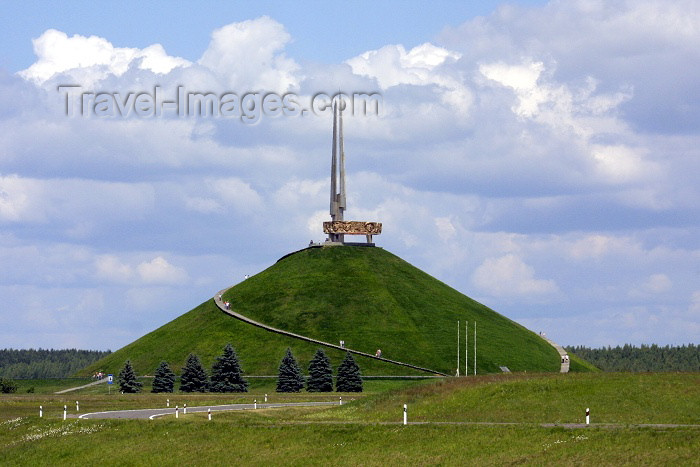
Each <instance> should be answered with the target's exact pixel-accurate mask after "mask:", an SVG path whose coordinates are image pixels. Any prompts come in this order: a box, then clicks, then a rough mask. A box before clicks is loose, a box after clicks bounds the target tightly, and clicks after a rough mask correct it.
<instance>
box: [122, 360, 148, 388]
mask: <svg viewBox="0 0 700 467" xmlns="http://www.w3.org/2000/svg"><path fill="white" fill-rule="evenodd" d="M141 386H143V383H141V382H140V381H137V380H136V372H135V371H134V367H133V366H131V360H127V361H126V363H124V368H122V369H121V371H120V372H119V390H120V391H121V392H123V393H135V392H140V391H141Z"/></svg>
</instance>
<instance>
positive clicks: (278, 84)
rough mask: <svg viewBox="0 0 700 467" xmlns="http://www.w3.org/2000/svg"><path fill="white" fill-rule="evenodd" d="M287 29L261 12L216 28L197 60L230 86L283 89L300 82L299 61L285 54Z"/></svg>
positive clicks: (250, 90) (285, 89)
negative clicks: (296, 61)
mask: <svg viewBox="0 0 700 467" xmlns="http://www.w3.org/2000/svg"><path fill="white" fill-rule="evenodd" d="M289 41H290V35H289V33H288V32H287V31H286V30H285V29H284V26H283V25H281V24H280V23H278V22H277V21H275V20H273V19H271V18H269V17H267V16H263V17H260V18H258V19H254V20H248V21H242V22H240V23H232V24H229V25H226V26H224V27H222V28H219V29H217V30H215V31H214V32H213V33H212V35H211V42H210V43H209V47H208V48H207V50H206V51H205V52H204V54H203V55H202V58H201V59H200V60H199V62H198V63H199V64H200V65H202V66H204V67H206V68H208V69H209V70H211V71H213V72H214V73H215V74H216V75H217V76H218V77H219V78H220V79H221V80H222V82H223V83H225V85H226V86H228V87H229V89H233V90H237V91H238V92H240V93H245V92H252V91H259V90H264V91H268V92H278V93H284V92H286V91H289V90H294V89H296V88H297V87H298V85H299V77H297V71H298V69H299V65H297V64H296V63H295V62H294V60H292V59H290V58H287V57H286V56H285V55H284V53H283V50H284V47H285V45H286V44H287V43H288V42H289Z"/></svg>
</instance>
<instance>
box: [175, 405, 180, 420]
mask: <svg viewBox="0 0 700 467" xmlns="http://www.w3.org/2000/svg"><path fill="white" fill-rule="evenodd" d="M175 418H180V407H179V406H177V405H176V406H175Z"/></svg>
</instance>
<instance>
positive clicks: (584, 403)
mask: <svg viewBox="0 0 700 467" xmlns="http://www.w3.org/2000/svg"><path fill="white" fill-rule="evenodd" d="M403 404H408V407H409V413H410V419H411V420H412V421H416V422H498V423H500V422H517V423H583V422H584V420H585V411H586V409H587V408H590V410H591V421H592V423H595V424H606V423H607V424H618V423H622V424H625V423H629V424H647V423H666V424H668V423H680V424H697V425H700V374H698V373H646V374H639V373H578V374H568V375H544V374H510V375H487V376H477V377H468V378H449V379H444V380H440V381H436V382H434V383H432V384H423V385H419V386H413V387H411V388H406V389H404V390H401V391H389V392H386V393H382V394H379V395H376V396H374V397H369V398H366V399H363V400H361V401H358V402H357V403H355V404H354V405H353V406H348V407H341V408H338V409H337V410H333V411H323V412H319V413H316V414H313V415H310V416H309V418H310V419H314V420H336V421H338V420H344V421H347V420H364V421H367V420H369V421H373V422H385V421H395V420H398V419H399V417H400V416H401V415H402V414H401V412H402V407H403Z"/></svg>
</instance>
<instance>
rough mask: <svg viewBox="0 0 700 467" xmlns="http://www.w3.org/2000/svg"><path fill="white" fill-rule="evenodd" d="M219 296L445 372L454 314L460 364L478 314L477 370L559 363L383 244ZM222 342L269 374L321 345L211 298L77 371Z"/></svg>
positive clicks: (377, 368) (339, 253) (453, 361)
mask: <svg viewBox="0 0 700 467" xmlns="http://www.w3.org/2000/svg"><path fill="white" fill-rule="evenodd" d="M213 292H214V291H212V293H213ZM224 298H225V299H227V300H229V301H230V302H231V304H232V309H233V310H235V311H237V312H239V313H242V314H243V315H245V316H247V317H249V318H251V319H254V320H256V321H259V322H261V323H264V324H267V325H270V326H273V327H275V328H279V329H284V330H286V331H291V332H294V333H297V334H301V335H304V336H307V337H311V338H314V339H318V340H322V341H325V342H330V343H333V344H337V343H338V342H339V341H340V340H344V341H345V345H346V347H348V348H352V349H356V350H360V351H363V352H367V353H370V354H374V353H375V351H376V350H377V349H381V350H382V356H383V357H386V358H388V359H392V360H398V361H401V362H406V363H411V364H413V365H418V366H421V367H425V368H430V369H433V370H436V371H440V372H443V373H447V374H454V373H455V370H456V367H457V336H456V334H457V321H458V320H460V322H461V329H460V334H461V338H462V339H461V345H460V346H461V349H460V353H461V357H460V358H461V361H460V367H461V368H460V372H463V371H464V322H465V320H466V321H468V322H469V346H468V348H469V356H468V358H469V368H470V373H471V372H472V371H473V366H472V365H473V362H474V354H473V351H474V346H473V343H474V342H473V338H474V334H473V333H474V330H473V324H474V322H475V321H476V325H477V371H478V373H493V372H500V369H499V366H507V367H508V368H509V369H510V370H511V371H545V372H556V371H558V370H559V365H560V364H559V356H558V354H557V352H556V350H555V349H554V348H552V347H551V346H550V345H549V344H547V343H546V342H545V341H544V340H543V339H541V338H540V337H539V336H538V335H536V334H535V333H533V332H531V331H529V330H527V329H525V328H524V327H522V326H520V325H519V324H517V323H515V322H513V321H511V320H509V319H508V318H506V317H504V316H502V315H500V314H498V313H496V312H495V311H493V310H491V309H489V308H488V307H486V306H484V305H482V304H480V303H478V302H476V301H474V300H472V299H471V298H469V297H467V296H465V295H463V294H461V293H460V292H458V291H456V290H454V289H452V288H451V287H449V286H447V285H446V284H444V283H442V282H440V281H439V280H437V279H435V278H433V277H431V276H430V275H428V274H426V273H424V272H422V271H421V270H419V269H417V268H415V267H414V266H412V265H410V264H409V263H407V262H405V261H403V260H402V259H400V258H398V257H397V256H395V255H393V254H391V253H389V252H387V251H386V250H383V249H381V248H364V247H349V246H346V247H325V248H309V249H306V250H302V251H300V252H297V253H295V254H292V255H289V256H287V257H285V258H283V259H281V260H280V261H278V262H277V263H276V264H274V265H273V266H271V267H270V268H268V269H266V270H265V271H263V272H261V273H259V274H257V275H255V276H253V277H251V278H249V279H247V280H245V281H244V282H241V283H239V284H237V285H236V286H234V287H232V288H231V289H230V290H229V291H228V292H227V293H226V294H225V296H224ZM227 342H231V343H232V344H233V346H234V347H235V349H236V352H237V353H238V356H239V358H240V360H241V364H242V366H243V369H244V371H245V372H246V373H247V374H251V375H276V373H277V367H278V365H279V362H280V359H281V358H282V356H283V354H284V350H285V349H286V348H287V347H291V348H292V350H293V352H294V354H295V356H296V357H297V359H298V360H299V361H300V363H301V366H302V367H303V368H304V369H305V368H306V366H307V365H308V362H309V360H310V359H311V358H312V356H313V353H314V351H315V349H316V348H317V347H318V345H316V344H312V343H307V342H304V341H301V340H298V339H294V338H292V337H286V336H283V335H280V334H275V333H272V332H268V331H266V330H263V329H260V328H257V327H254V326H251V325H249V324H246V323H243V322H241V321H239V320H237V319H234V318H232V317H230V316H228V315H226V314H224V313H223V312H221V311H220V310H219V309H218V308H217V307H216V305H215V304H214V301H213V300H208V301H207V302H205V303H203V304H201V305H200V306H198V307H196V308H195V309H193V310H191V311H189V312H188V313H185V314H184V315H182V316H180V317H178V318H176V319H175V320H173V321H171V322H170V323H168V324H166V325H164V326H162V327H161V328H159V329H156V330H155V331H153V332H151V333H149V334H147V335H145V336H144V337H142V338H140V339H138V340H137V341H135V342H133V343H131V344H129V345H127V346H126V347H124V348H122V349H120V350H118V351H116V352H114V353H112V354H111V355H109V356H107V357H106V358H104V359H102V360H100V361H99V362H97V363H95V364H93V365H91V366H89V367H88V368H86V369H84V370H83V371H81V372H80V374H90V373H91V372H93V371H97V370H100V369H101V370H105V371H109V372H117V371H118V370H119V368H121V366H122V365H123V364H124V361H125V360H127V359H130V360H131V362H132V363H133V365H134V367H135V369H136V371H137V373H139V374H153V372H154V371H155V369H156V367H157V366H158V363H159V362H160V361H161V360H166V361H168V362H169V363H170V365H171V366H172V367H173V369H174V370H175V371H176V372H177V371H179V368H180V367H181V366H182V365H183V364H184V361H185V359H186V358H187V355H188V354H189V353H190V352H195V353H197V354H198V355H199V356H200V357H201V358H202V361H203V363H204V364H205V365H207V366H209V367H210V366H211V363H212V362H213V360H214V358H215V357H216V356H217V355H218V354H220V353H221V351H222V349H223V347H224V345H225V344H226V343H227ZM326 353H327V354H328V355H329V357H331V361H332V363H333V365H334V367H337V366H338V365H339V364H340V362H341V360H342V358H343V356H344V355H343V354H344V352H343V351H340V350H333V349H330V348H326ZM357 361H358V364H359V365H360V368H361V369H362V372H363V374H364V375H420V374H423V375H424V374H425V373H421V372H418V371H415V370H411V369H409V368H406V367H401V366H396V365H391V364H387V363H384V362H380V361H377V360H374V359H371V358H366V357H357ZM577 367H580V368H581V369H585V367H583V366H579V365H577Z"/></svg>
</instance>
